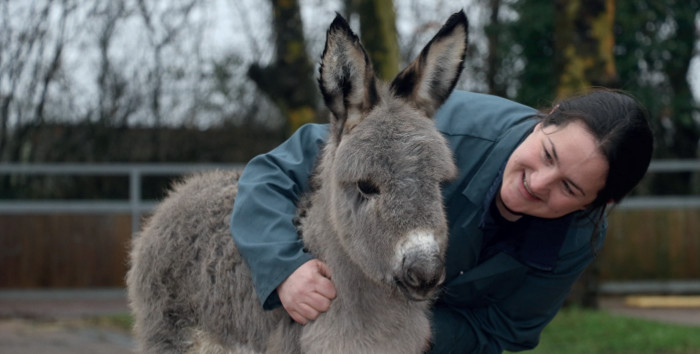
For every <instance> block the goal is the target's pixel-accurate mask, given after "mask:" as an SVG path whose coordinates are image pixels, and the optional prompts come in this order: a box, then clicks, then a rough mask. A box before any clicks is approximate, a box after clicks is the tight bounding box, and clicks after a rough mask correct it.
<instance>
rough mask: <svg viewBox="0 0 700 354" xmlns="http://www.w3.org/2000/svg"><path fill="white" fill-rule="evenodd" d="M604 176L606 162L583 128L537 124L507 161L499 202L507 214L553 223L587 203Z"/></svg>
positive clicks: (606, 171) (595, 143)
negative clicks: (536, 218) (534, 217)
mask: <svg viewBox="0 0 700 354" xmlns="http://www.w3.org/2000/svg"><path fill="white" fill-rule="evenodd" d="M607 174H608V162H607V160H606V159H605V157H604V156H603V155H602V154H601V152H600V151H599V149H598V141H597V140H596V139H595V138H594V137H593V135H591V133H589V132H588V130H586V128H585V126H584V123H582V122H579V121H573V122H571V123H569V124H567V125H566V126H564V127H559V126H554V125H550V126H547V127H543V126H542V123H539V124H537V126H535V129H534V131H533V132H532V134H530V135H529V136H528V137H527V138H526V139H525V140H524V141H523V142H522V143H521V144H520V146H518V148H516V149H515V151H513V154H511V156H510V158H509V159H508V162H507V163H506V168H505V171H504V173H503V184H502V185H501V190H500V200H499V202H501V203H502V204H505V207H506V208H507V209H506V210H509V211H511V212H515V213H521V214H526V215H531V216H536V217H541V218H557V217H560V216H563V215H566V214H569V213H571V212H574V211H576V210H580V209H584V208H586V206H588V205H589V204H590V203H591V202H593V200H595V198H596V196H597V194H598V192H599V191H600V190H601V189H602V188H603V187H604V185H605V179H606V177H607ZM501 207H502V205H499V210H501V212H502V213H503V209H502V208H501ZM507 213H508V212H507V211H506V214H507ZM504 216H506V217H507V215H504ZM511 216H512V215H511Z"/></svg>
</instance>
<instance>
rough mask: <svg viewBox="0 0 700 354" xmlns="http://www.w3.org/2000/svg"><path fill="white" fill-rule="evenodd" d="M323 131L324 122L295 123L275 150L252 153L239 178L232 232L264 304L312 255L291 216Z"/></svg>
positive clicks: (273, 300)
mask: <svg viewBox="0 0 700 354" xmlns="http://www.w3.org/2000/svg"><path fill="white" fill-rule="evenodd" d="M327 136H328V128H327V126H325V125H318V124H308V125H305V126H303V127H301V128H299V130H297V132H296V133H295V134H294V135H292V137H290V138H289V139H288V140H287V141H285V142H284V143H282V144H281V145H280V146H278V147H277V148H275V149H274V150H272V151H270V152H269V153H266V154H262V155H259V156H257V157H255V158H254V159H252V160H251V161H250V162H249V163H248V164H247V165H246V167H245V169H244V170H243V174H242V175H241V177H240V179H239V181H238V194H237V196H236V201H235V203H234V206H233V214H232V216H231V233H232V235H233V239H234V241H235V243H236V246H237V247H238V250H239V252H240V253H241V255H242V256H243V259H244V260H245V261H246V263H247V265H248V267H249V268H250V270H251V274H252V279H253V283H254V284H255V290H256V292H257V294H258V298H259V299H260V302H261V303H262V304H263V307H264V308H265V309H272V308H275V307H277V306H279V305H280V300H279V297H278V295H277V292H276V291H275V290H276V289H277V287H278V286H279V285H280V284H281V283H282V282H283V281H285V279H287V278H288V277H289V276H290V275H291V274H292V273H293V272H294V271H295V270H297V269H298V268H299V267H300V266H301V265H302V264H304V263H306V262H308V261H310V260H312V259H313V256H312V255H310V254H308V253H306V252H304V251H303V249H304V245H303V244H302V241H301V240H300V239H299V238H298V237H297V231H296V228H295V227H294V225H293V223H292V220H293V219H294V217H295V216H296V208H297V206H296V203H297V202H298V200H299V197H300V196H301V194H302V193H304V192H305V191H307V190H308V189H309V176H310V175H311V172H312V170H313V168H314V164H315V162H316V159H317V157H318V155H319V153H320V149H321V146H322V145H323V143H324V142H325V140H326V137H327Z"/></svg>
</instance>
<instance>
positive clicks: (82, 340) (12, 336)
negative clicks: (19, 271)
mask: <svg viewBox="0 0 700 354" xmlns="http://www.w3.org/2000/svg"><path fill="white" fill-rule="evenodd" d="M600 304H601V308H602V309H603V310H604V311H608V312H611V313H613V314H619V315H624V316H630V317H636V318H643V319H649V320H654V321H659V322H665V323H677V324H683V325H690V326H698V327H700V307H695V308H672V307H671V308H668V307H667V308H640V307H635V306H630V305H629V304H628V303H626V302H625V301H624V299H623V298H602V299H601V302H600ZM126 312H128V307H127V303H126V299H125V293H124V291H123V290H93V291H85V290H80V291H51V292H41V291H39V292H35V291H0V354H20V353H21V354H26V353H38V354H64V353H65V354H68V353H70V354H74V353H94V354H118V353H133V349H134V343H133V340H132V338H131V336H130V334H129V333H128V331H125V330H123V329H119V328H116V327H107V326H105V325H99V324H97V323H96V322H95V321H93V320H91V319H93V318H95V317H98V316H109V315H114V314H123V313H126Z"/></svg>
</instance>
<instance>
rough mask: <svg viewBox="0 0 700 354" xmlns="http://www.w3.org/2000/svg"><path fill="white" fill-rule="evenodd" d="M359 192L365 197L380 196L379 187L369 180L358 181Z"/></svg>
mask: <svg viewBox="0 0 700 354" xmlns="http://www.w3.org/2000/svg"><path fill="white" fill-rule="evenodd" d="M357 190H358V191H360V193H362V195H364V196H365V197H371V196H374V195H377V194H379V187H377V186H376V185H375V184H374V183H372V182H370V181H367V180H362V181H357Z"/></svg>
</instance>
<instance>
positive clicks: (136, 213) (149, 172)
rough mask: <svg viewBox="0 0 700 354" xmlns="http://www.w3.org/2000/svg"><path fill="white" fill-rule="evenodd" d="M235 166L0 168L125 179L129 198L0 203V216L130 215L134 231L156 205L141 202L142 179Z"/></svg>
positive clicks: (3, 169)
mask: <svg viewBox="0 0 700 354" xmlns="http://www.w3.org/2000/svg"><path fill="white" fill-rule="evenodd" d="M243 166H245V165H244V164H242V163H238V164H137V163H136V164H134V163H116V164H70V163H69V164H0V174H5V175H69V176H128V177H129V198H128V199H125V200H89V201H88V200H25V199H13V200H7V199H5V200H0V214H65V213H72V214H94V213H98V214H112V213H129V214H131V229H132V231H133V232H135V231H138V229H139V226H140V220H141V215H142V214H143V213H146V212H148V211H150V210H151V209H153V208H154V207H155V205H156V203H157V202H156V201H153V200H143V198H142V193H141V184H142V182H143V177H145V176H178V175H185V174H189V173H194V172H201V171H207V170H215V169H220V170H224V169H234V168H243Z"/></svg>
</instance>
